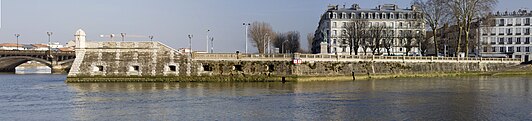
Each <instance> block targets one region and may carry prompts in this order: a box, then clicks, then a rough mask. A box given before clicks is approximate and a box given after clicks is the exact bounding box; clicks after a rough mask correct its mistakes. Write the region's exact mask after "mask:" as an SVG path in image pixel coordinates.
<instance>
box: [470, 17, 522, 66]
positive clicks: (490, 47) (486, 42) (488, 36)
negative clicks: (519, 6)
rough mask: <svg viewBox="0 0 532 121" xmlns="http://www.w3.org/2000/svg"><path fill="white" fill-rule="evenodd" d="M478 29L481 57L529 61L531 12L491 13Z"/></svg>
mask: <svg viewBox="0 0 532 121" xmlns="http://www.w3.org/2000/svg"><path fill="white" fill-rule="evenodd" d="M490 16H491V18H490V19H488V20H487V21H484V24H482V26H481V28H480V30H479V31H480V32H481V34H480V38H481V44H482V52H481V55H482V56H483V57H507V58H521V59H522V60H523V61H530V60H531V59H530V57H532V53H531V49H532V44H531V43H530V39H531V37H532V35H531V34H530V29H531V28H532V25H531V23H530V19H531V18H532V12H529V11H526V10H519V11H513V12H508V11H506V12H496V13H492V14H491V15H490Z"/></svg>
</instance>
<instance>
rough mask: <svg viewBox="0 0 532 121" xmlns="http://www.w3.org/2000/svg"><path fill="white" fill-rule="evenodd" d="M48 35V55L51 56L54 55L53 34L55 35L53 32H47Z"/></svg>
mask: <svg viewBox="0 0 532 121" xmlns="http://www.w3.org/2000/svg"><path fill="white" fill-rule="evenodd" d="M46 34H47V35H48V54H49V56H51V55H52V46H51V45H52V39H51V38H52V34H54V33H53V32H46Z"/></svg>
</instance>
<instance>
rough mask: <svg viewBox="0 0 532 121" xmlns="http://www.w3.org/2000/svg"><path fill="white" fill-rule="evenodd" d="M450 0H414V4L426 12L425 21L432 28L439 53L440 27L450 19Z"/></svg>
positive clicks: (435, 47) (435, 45)
mask: <svg viewBox="0 0 532 121" xmlns="http://www.w3.org/2000/svg"><path fill="white" fill-rule="evenodd" d="M447 2H449V0H414V2H413V4H414V5H417V6H418V7H419V9H420V10H421V12H422V13H423V14H424V19H425V23H427V26H428V27H429V28H430V29H431V30H432V35H433V43H434V51H435V53H436V54H439V49H438V48H439V45H438V44H439V40H438V39H439V37H438V36H437V34H438V28H440V26H441V25H442V24H444V23H447V22H448V20H449V16H450V15H451V14H449V8H448V6H446V5H447Z"/></svg>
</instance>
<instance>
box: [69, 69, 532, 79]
mask: <svg viewBox="0 0 532 121" xmlns="http://www.w3.org/2000/svg"><path fill="white" fill-rule="evenodd" d="M531 70H532V66H530V65H526V66H522V67H520V68H516V69H509V70H505V71H500V72H438V73H394V74H354V75H349V76H346V75H334V76H242V75H238V76H230V75H227V76H176V77H166V76H164V77H163V76H161V77H157V76H152V77H109V76H106V77H75V78H67V80H65V82H67V83H94V82H103V83H116V82H312V81H360V80H371V79H389V78H431V77H467V76H513V75H532V71H531Z"/></svg>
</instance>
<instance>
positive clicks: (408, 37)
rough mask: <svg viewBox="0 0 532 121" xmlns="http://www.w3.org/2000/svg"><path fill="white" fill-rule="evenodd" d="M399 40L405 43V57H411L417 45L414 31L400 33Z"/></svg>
mask: <svg viewBox="0 0 532 121" xmlns="http://www.w3.org/2000/svg"><path fill="white" fill-rule="evenodd" d="M399 34H400V35H399V38H400V39H401V41H402V43H403V47H405V49H406V53H405V55H407V56H408V55H409V53H410V51H412V48H414V47H415V46H416V45H415V44H416V42H415V40H414V38H415V36H416V35H415V34H414V32H412V31H409V30H406V31H402V32H401V33H399Z"/></svg>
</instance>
